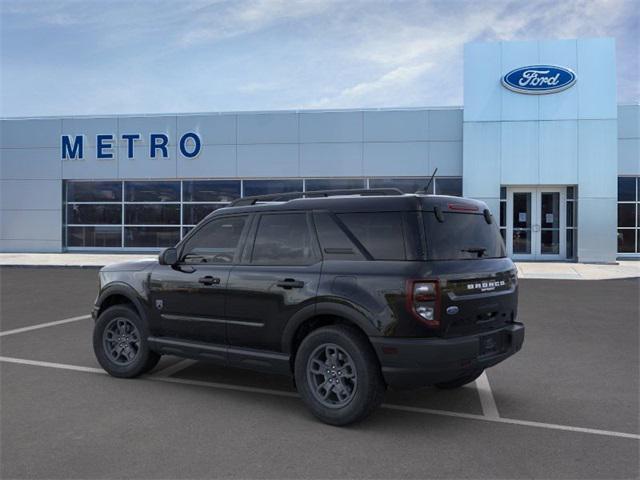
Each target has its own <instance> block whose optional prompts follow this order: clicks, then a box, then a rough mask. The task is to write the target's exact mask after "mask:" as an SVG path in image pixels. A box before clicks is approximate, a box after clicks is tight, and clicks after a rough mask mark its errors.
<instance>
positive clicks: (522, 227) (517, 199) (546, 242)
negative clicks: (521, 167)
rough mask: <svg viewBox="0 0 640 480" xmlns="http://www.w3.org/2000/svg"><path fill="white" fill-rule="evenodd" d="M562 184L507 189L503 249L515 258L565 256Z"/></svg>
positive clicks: (537, 258) (564, 210) (558, 258)
mask: <svg viewBox="0 0 640 480" xmlns="http://www.w3.org/2000/svg"><path fill="white" fill-rule="evenodd" d="M565 202H566V188H565V187H512V188H508V189H507V251H508V253H509V255H511V256H512V257H513V258H514V259H516V260H563V259H565V258H566V245H565V241H566V234H565V228H566V225H565V224H566V219H565V212H566V208H565Z"/></svg>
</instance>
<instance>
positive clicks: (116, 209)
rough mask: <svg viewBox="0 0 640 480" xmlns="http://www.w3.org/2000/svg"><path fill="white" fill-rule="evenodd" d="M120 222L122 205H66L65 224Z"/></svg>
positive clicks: (114, 223)
mask: <svg viewBox="0 0 640 480" xmlns="http://www.w3.org/2000/svg"><path fill="white" fill-rule="evenodd" d="M121 223H122V205H113V204H105V205H85V204H80V205H78V204H71V205H67V224H81V225H82V224H84V225H96V224H107V225H120V224H121Z"/></svg>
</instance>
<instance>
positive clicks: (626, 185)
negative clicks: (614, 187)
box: [618, 177, 636, 202]
mask: <svg viewBox="0 0 640 480" xmlns="http://www.w3.org/2000/svg"><path fill="white" fill-rule="evenodd" d="M635 199H636V179H635V177H618V201H620V202H633V201H635Z"/></svg>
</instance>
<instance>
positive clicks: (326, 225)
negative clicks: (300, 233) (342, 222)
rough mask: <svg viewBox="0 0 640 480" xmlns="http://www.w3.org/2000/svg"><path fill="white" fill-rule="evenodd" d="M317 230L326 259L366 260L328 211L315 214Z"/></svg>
mask: <svg viewBox="0 0 640 480" xmlns="http://www.w3.org/2000/svg"><path fill="white" fill-rule="evenodd" d="M314 218H315V224H316V230H317V232H318V239H319V240H320V247H321V248H322V254H323V256H324V258H325V259H326V260H364V257H363V256H362V253H361V252H360V249H359V248H358V247H356V246H355V245H354V244H353V243H352V242H351V240H349V237H348V236H347V234H346V233H344V231H343V230H342V229H341V228H340V226H339V225H338V224H337V223H336V222H335V220H334V219H333V218H332V217H331V215H329V214H328V213H316V214H315V217H314Z"/></svg>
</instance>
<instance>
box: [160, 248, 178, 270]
mask: <svg viewBox="0 0 640 480" xmlns="http://www.w3.org/2000/svg"><path fill="white" fill-rule="evenodd" d="M158 262H159V263H160V265H171V266H173V265H175V264H176V263H178V250H176V249H175V248H174V247H169V248H165V249H164V250H162V251H161V252H160V255H158Z"/></svg>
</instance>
